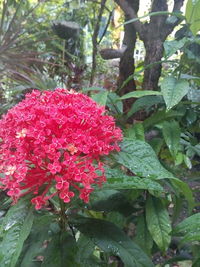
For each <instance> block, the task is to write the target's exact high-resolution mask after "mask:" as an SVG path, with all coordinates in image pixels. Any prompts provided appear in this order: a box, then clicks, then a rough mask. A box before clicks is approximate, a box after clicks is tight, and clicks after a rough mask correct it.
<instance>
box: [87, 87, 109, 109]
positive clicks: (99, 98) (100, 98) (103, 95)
mask: <svg viewBox="0 0 200 267" xmlns="http://www.w3.org/2000/svg"><path fill="white" fill-rule="evenodd" d="M91 97H92V99H93V100H94V101H96V102H97V103H98V104H100V105H101V106H105V105H106V102H107V97H108V91H102V92H99V93H97V94H93V95H91Z"/></svg>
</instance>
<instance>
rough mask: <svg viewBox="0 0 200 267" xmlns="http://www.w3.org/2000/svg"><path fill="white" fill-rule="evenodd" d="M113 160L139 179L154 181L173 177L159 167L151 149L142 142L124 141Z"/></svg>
mask: <svg viewBox="0 0 200 267" xmlns="http://www.w3.org/2000/svg"><path fill="white" fill-rule="evenodd" d="M115 158H116V160H117V162H118V163H120V164H122V165H123V166H125V167H126V168H128V169H129V170H131V171H132V172H133V173H134V174H136V175H138V176H141V177H147V178H154V179H164V178H173V177H174V176H173V174H172V173H170V172H169V171H167V170H166V169H165V168H164V167H163V166H162V165H161V163H160V162H159V160H158V158H157V156H156V154H155V152H154V150H153V149H152V147H151V146H150V145H149V144H147V143H146V142H144V141H140V140H132V139H124V141H123V142H122V143H121V151H120V152H119V153H118V154H116V155H115Z"/></svg>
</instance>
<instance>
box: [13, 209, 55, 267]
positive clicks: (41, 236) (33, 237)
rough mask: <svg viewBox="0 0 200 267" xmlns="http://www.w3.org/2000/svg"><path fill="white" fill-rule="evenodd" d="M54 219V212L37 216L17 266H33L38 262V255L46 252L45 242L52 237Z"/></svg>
mask: <svg viewBox="0 0 200 267" xmlns="http://www.w3.org/2000/svg"><path fill="white" fill-rule="evenodd" d="M53 220H55V216H53V215H52V214H48V215H44V214H38V215H37V216H35V218H34V221H33V227H32V230H31V233H30V235H29V237H28V239H27V240H26V242H25V243H24V249H23V251H22V253H21V255H20V261H19V262H18V265H17V267H18V266H19V267H26V266H30V267H32V265H33V264H34V263H37V262H36V257H37V256H40V255H43V253H44V250H45V246H44V245H43V244H44V242H46V241H47V240H49V239H50V238H51V232H52V231H51V229H50V225H51V223H52V222H53Z"/></svg>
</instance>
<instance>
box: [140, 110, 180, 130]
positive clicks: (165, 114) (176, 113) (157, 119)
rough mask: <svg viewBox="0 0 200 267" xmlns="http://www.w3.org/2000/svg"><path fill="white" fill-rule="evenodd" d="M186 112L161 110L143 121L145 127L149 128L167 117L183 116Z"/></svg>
mask: <svg viewBox="0 0 200 267" xmlns="http://www.w3.org/2000/svg"><path fill="white" fill-rule="evenodd" d="M184 113H185V111H175V110H169V111H168V112H166V111H165V110H161V111H160V110H159V111H157V112H156V113H154V114H153V115H152V116H151V117H149V118H147V119H146V120H145V121H144V122H143V124H144V128H145V129H148V128H150V127H152V126H154V125H156V124H158V123H160V122H163V121H165V120H167V119H171V118H177V117H182V116H183V115H184Z"/></svg>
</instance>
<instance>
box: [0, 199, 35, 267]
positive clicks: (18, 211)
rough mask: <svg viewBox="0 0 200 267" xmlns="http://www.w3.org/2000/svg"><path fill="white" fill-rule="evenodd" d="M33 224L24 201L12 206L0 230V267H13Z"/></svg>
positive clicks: (31, 215)
mask: <svg viewBox="0 0 200 267" xmlns="http://www.w3.org/2000/svg"><path fill="white" fill-rule="evenodd" d="M32 223H33V210H32V208H31V207H30V205H29V203H27V201H26V200H20V201H19V202H18V203H17V204H16V205H14V206H12V207H11V208H10V209H9V211H8V213H7V214H6V216H5V217H4V219H3V222H2V224H1V228H0V237H1V242H0V266H9V267H15V266H16V262H17V260H18V257H19V255H20V253H21V250H22V247H23V244H24V241H25V240H26V238H27V237H28V235H29V233H30V231H31V227H32Z"/></svg>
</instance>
